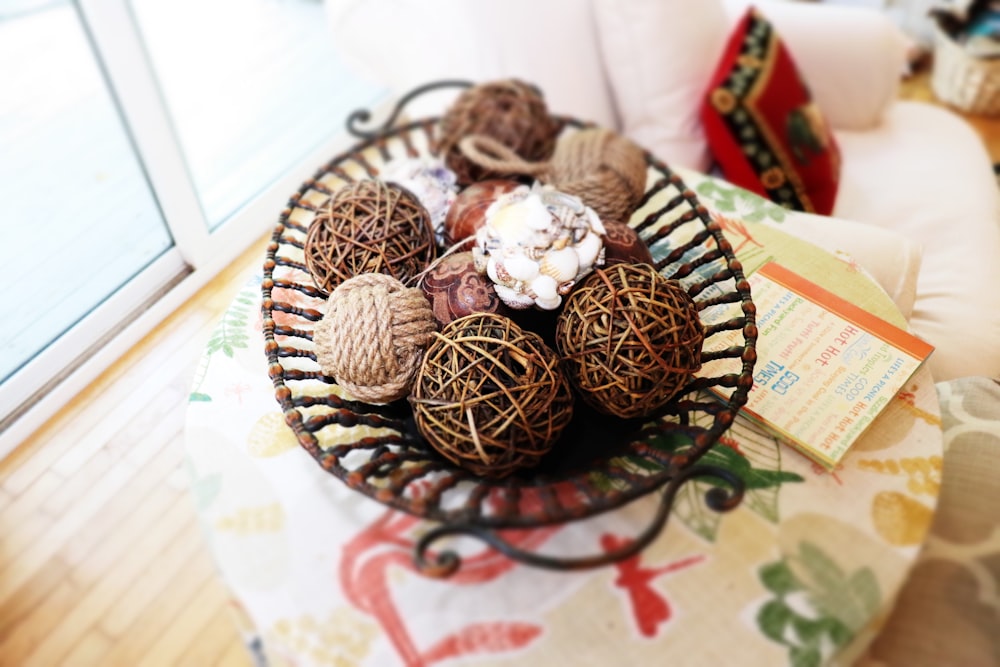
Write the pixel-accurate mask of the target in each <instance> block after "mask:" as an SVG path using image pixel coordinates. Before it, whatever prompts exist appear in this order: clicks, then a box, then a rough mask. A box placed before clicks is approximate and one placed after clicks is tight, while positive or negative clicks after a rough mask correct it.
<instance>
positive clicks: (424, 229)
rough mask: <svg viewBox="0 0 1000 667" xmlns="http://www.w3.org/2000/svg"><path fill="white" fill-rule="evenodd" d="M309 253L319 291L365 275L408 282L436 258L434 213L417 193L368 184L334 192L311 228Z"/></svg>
mask: <svg viewBox="0 0 1000 667" xmlns="http://www.w3.org/2000/svg"><path fill="white" fill-rule="evenodd" d="M303 253H304V255H305V260H306V268H307V269H308V270H309V274H310V275H311V276H312V279H313V282H315V283H316V287H318V288H319V289H321V290H322V291H323V292H325V293H327V294H329V293H330V292H332V291H333V290H334V289H335V288H336V287H337V286H338V285H340V284H341V283H343V282H344V281H345V280H347V279H349V278H353V277H354V276H358V275H361V274H364V273H384V274H386V275H389V276H393V277H394V278H398V279H399V280H400V281H402V282H406V281H408V280H410V278H412V277H414V276H416V275H417V274H419V273H420V272H421V271H423V270H424V268H426V266H427V264H428V263H429V262H430V261H431V260H433V259H434V257H435V256H436V255H437V245H436V244H435V243H434V229H433V227H432V225H431V218H430V214H429V213H428V212H427V209H425V208H424V207H423V205H421V204H420V202H419V201H418V200H417V198H416V197H415V196H414V195H413V194H412V193H410V192H409V191H408V190H406V189H405V188H403V187H401V186H399V185H397V184H395V183H386V182H383V181H380V180H363V181H357V182H356V183H353V184H352V185H349V186H345V187H344V188H342V189H340V190H338V191H337V192H336V193H334V195H333V196H332V197H331V198H330V200H329V202H328V203H327V205H326V207H325V208H324V209H323V210H322V211H320V212H319V213H318V214H317V215H316V217H315V218H314V219H313V221H312V224H310V226H309V231H308V232H307V234H306V240H305V246H304V247H303Z"/></svg>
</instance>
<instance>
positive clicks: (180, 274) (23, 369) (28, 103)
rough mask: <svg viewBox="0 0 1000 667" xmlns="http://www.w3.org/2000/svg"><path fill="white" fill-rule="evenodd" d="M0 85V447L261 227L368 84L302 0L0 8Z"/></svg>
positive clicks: (375, 95)
mask: <svg viewBox="0 0 1000 667" xmlns="http://www.w3.org/2000/svg"><path fill="white" fill-rule="evenodd" d="M0 91H2V94H0V146H3V150H2V152H0V225H2V229H3V231H4V239H5V242H4V243H3V244H0V261H2V266H3V268H4V272H5V274H6V275H7V277H8V281H10V282H9V283H8V291H7V303H8V308H7V310H6V313H5V315H6V317H5V318H4V319H3V320H0V346H2V350H3V352H2V354H0V380H2V384H0V409H2V412H0V419H2V420H3V421H2V422H0V426H2V427H4V428H8V427H10V426H12V425H13V424H15V423H18V426H19V427H20V428H19V429H16V433H15V434H14V435H13V436H11V435H10V434H3V435H0V438H4V437H6V438H7V441H4V442H0V454H2V453H3V452H4V451H6V450H7V449H10V448H11V447H12V446H14V445H16V444H17V440H18V439H19V437H23V435H26V434H27V432H29V429H30V428H33V427H34V426H37V425H38V423H40V420H41V419H44V418H45V417H47V415H48V414H51V412H52V411H53V409H54V407H57V406H50V407H49V409H47V410H46V409H40V408H39V400H38V396H39V395H41V394H43V393H44V394H46V395H49V394H53V393H58V392H53V391H52V389H53V387H54V386H59V385H60V383H61V382H62V381H63V380H64V379H65V378H67V377H69V374H70V371H71V370H72V369H74V368H76V369H77V372H76V374H77V375H79V374H80V372H81V371H80V368H81V363H82V361H84V360H86V359H88V358H90V357H92V356H93V355H95V354H97V352H98V351H99V350H102V349H104V348H103V347H102V344H104V343H106V342H107V341H108V340H110V339H111V338H113V337H115V336H117V335H119V332H120V331H121V330H122V328H123V326H124V325H125V324H126V323H129V322H133V323H134V322H136V321H137V320H141V319H142V318H143V317H146V318H147V319H149V315H148V313H147V314H146V315H144V313H146V311H150V310H155V307H154V306H152V305H151V304H155V303H156V302H157V299H158V298H162V299H163V300H168V299H166V297H168V296H170V295H171V294H177V293H178V292H183V291H184V289H186V290H187V291H188V292H192V291H193V287H191V285H193V284H194V283H195V282H197V281H196V280H194V279H193V278H192V276H193V275H196V274H197V275H198V276H199V279H200V280H201V281H202V282H203V281H204V280H205V279H206V277H207V276H209V275H211V274H212V273H214V272H215V271H217V270H218V269H219V268H221V267H222V266H224V265H225V264H226V263H228V261H231V260H232V258H234V257H235V256H236V255H237V254H238V253H239V252H240V251H241V250H242V249H243V248H245V247H246V246H247V245H248V244H249V243H250V242H251V241H252V240H254V239H256V238H257V237H259V236H260V235H261V234H262V233H264V232H265V231H266V230H267V229H268V228H269V226H270V225H271V224H273V222H274V220H275V219H276V217H277V215H278V213H279V212H280V210H281V209H282V207H283V206H284V203H285V201H286V200H287V198H288V195H289V194H290V193H292V192H293V191H294V190H295V189H296V188H297V185H298V183H299V182H301V181H302V180H303V179H304V178H306V177H307V176H309V175H310V174H311V173H313V171H315V169H316V168H317V167H318V166H319V165H320V164H322V163H324V162H326V160H328V159H329V158H330V157H332V156H333V155H334V154H335V152H336V151H337V150H340V149H342V148H343V147H344V146H346V143H347V138H346V137H345V136H344V132H343V127H344V126H343V120H344V119H345V118H346V116H347V114H348V113H349V112H350V111H353V110H354V109H357V108H359V107H369V106H372V105H373V104H375V103H376V102H377V100H378V99H379V98H380V97H382V95H383V91H381V90H379V89H378V88H376V87H374V86H372V85H370V84H367V83H365V82H363V81H361V80H358V79H356V78H355V77H354V76H353V75H352V74H351V72H350V71H349V70H348V69H347V68H346V67H344V66H343V65H341V64H340V62H339V61H338V59H337V55H336V53H335V50H334V48H333V45H332V44H331V43H330V38H329V32H328V28H327V25H326V20H325V16H324V13H323V6H322V3H321V2H320V1H319V0H171V2H162V1H161V0H79V1H77V2H72V1H70V0H55V1H44V0H21V1H14V2H11V1H9V0H8V1H7V2H3V1H0ZM182 285H187V287H186V288H181V287H180V286H182ZM175 299H176V296H175ZM165 314H166V313H163V315H165ZM144 326H145V328H146V329H148V328H150V327H151V326H152V323H151V322H148V321H147V322H145V324H144ZM132 328H137V327H136V326H133V327H132ZM141 328H142V327H138V329H141ZM139 335H141V333H137V334H134V335H133V338H135V339H137V338H138V336H139ZM131 342H135V341H134V340H132V341H129V342H122V341H118V342H117V343H116V344H117V345H118V346H119V347H127V345H128V344H130V343H131ZM105 356H108V355H107V353H105ZM110 360H111V359H110V358H109V359H108V361H110ZM91 365H92V364H91ZM98 365H99V364H98ZM97 370H99V369H90V375H91V377H92V376H95V375H96V372H97ZM84 380H86V378H84ZM81 386H82V385H81ZM50 398H51V400H52V402H58V397H57V396H51V397H50ZM66 398H68V396H67V397H66ZM27 413H31V414H32V415H34V416H35V417H34V418H33V419H23V417H24V415H25V414H27ZM18 417H21V418H22V419H21V420H19V421H18V419H17V418H18ZM11 440H13V441H11Z"/></svg>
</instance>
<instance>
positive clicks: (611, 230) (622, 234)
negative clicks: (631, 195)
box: [604, 222, 653, 266]
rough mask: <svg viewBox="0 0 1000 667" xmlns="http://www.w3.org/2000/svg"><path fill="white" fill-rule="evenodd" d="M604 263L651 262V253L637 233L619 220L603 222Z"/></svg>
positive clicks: (606, 264) (608, 264)
mask: <svg viewBox="0 0 1000 667" xmlns="http://www.w3.org/2000/svg"><path fill="white" fill-rule="evenodd" d="M604 232H605V233H604V265H605V266H611V265H612V264H618V263H620V262H624V263H626V264H652V263H653V255H652V254H651V253H650V252H649V246H647V245H646V244H645V243H644V242H643V240H642V239H640V238H639V234H637V233H636V231H635V230H634V229H632V228H631V227H629V226H628V225H626V224H624V223H621V222H605V223H604Z"/></svg>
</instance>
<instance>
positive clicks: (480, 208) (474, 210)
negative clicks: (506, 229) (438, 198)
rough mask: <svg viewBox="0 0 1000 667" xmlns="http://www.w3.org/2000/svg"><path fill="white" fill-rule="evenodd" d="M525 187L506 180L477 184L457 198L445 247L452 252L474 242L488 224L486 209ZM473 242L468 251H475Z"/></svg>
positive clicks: (446, 230) (447, 224)
mask: <svg viewBox="0 0 1000 667" xmlns="http://www.w3.org/2000/svg"><path fill="white" fill-rule="evenodd" d="M518 187H522V186H521V184H520V183H518V182H517V181H511V180H507V179H503V178H491V179H488V180H485V181H480V182H478V183H473V184H472V185H470V186H469V187H467V188H465V189H464V190H462V191H461V192H459V193H458V195H457V196H456V197H455V201H454V203H453V204H452V205H451V208H449V209H448V214H447V215H446V216H445V219H444V233H443V239H442V245H443V246H444V247H446V248H450V247H451V246H452V245H454V244H456V243H458V242H459V241H463V240H465V239H471V237H473V236H475V234H476V231H477V230H478V229H479V228H480V227H482V226H483V224H485V222H486V209H487V208H489V206H490V204H492V203H493V202H495V201H496V200H497V198H498V197H499V196H500V195H503V194H506V193H508V192H511V191H513V190H515V189H517V188H518ZM472 244H473V241H471V240H470V241H469V244H468V247H470V248H471V247H472Z"/></svg>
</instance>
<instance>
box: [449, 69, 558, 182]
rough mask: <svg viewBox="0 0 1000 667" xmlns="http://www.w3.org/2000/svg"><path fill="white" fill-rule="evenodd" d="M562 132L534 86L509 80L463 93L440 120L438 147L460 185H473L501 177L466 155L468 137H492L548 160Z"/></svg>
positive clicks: (532, 156) (517, 151)
mask: <svg viewBox="0 0 1000 667" xmlns="http://www.w3.org/2000/svg"><path fill="white" fill-rule="evenodd" d="M559 130H560V123H559V122H558V121H556V120H555V119H554V118H552V117H551V116H550V115H549V111H548V107H547V106H546V104H545V100H544V99H543V97H542V94H541V92H539V90H538V89H537V88H536V87H535V86H532V85H530V84H528V83H525V82H523V81H519V80H517V79H505V80H501V81H492V82H488V83H482V84H479V85H476V86H473V87H471V88H469V89H467V90H464V91H462V93H461V94H460V95H459V96H458V97H457V98H456V99H455V101H454V102H453V103H452V104H451V106H450V107H449V108H448V110H447V111H446V112H445V113H444V115H443V116H442V117H441V123H440V135H439V138H438V142H437V148H438V151H439V153H440V154H441V155H442V156H444V160H445V164H447V165H448V167H449V168H450V169H451V170H452V171H453V172H455V175H456V176H457V177H458V182H459V184H460V185H469V184H470V183H474V182H476V181H482V180H485V179H487V178H495V177H496V176H498V175H499V174H492V173H490V171H489V170H488V169H484V168H482V167H481V166H479V165H477V164H476V163H474V162H472V161H470V160H469V159H467V158H466V157H465V155H464V154H463V153H462V151H461V149H460V148H459V142H460V141H461V140H462V139H463V138H464V137H467V136H469V135H483V136H487V137H490V138H492V139H494V140H496V141H497V142H498V143H500V144H501V145H503V146H505V147H506V148H509V149H510V150H511V151H513V152H514V153H515V154H516V155H519V156H521V157H522V158H524V159H525V160H546V159H548V158H549V156H550V155H552V151H553V149H554V148H555V145H556V136H557V134H558V133H559Z"/></svg>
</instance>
